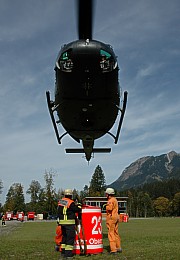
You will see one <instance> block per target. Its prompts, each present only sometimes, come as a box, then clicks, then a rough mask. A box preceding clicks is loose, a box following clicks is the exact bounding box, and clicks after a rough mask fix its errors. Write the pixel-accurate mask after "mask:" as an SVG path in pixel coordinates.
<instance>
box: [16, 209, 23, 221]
mask: <svg viewBox="0 0 180 260" xmlns="http://www.w3.org/2000/svg"><path fill="white" fill-rule="evenodd" d="M16 216H17V220H19V221H21V222H23V221H24V212H23V211H18V212H17V215H16Z"/></svg>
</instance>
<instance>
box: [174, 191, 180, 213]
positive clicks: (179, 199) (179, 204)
mask: <svg viewBox="0 0 180 260" xmlns="http://www.w3.org/2000/svg"><path fill="white" fill-rule="evenodd" d="M172 207H173V214H174V215H175V216H180V192H177V193H176V194H175V195H174V199H173V200H172Z"/></svg>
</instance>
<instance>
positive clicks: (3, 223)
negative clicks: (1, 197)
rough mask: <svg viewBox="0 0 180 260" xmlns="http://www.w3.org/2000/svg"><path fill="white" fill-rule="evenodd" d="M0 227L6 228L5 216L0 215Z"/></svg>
mask: <svg viewBox="0 0 180 260" xmlns="http://www.w3.org/2000/svg"><path fill="white" fill-rule="evenodd" d="M2 226H4V227H6V220H5V215H4V214H3V215H2Z"/></svg>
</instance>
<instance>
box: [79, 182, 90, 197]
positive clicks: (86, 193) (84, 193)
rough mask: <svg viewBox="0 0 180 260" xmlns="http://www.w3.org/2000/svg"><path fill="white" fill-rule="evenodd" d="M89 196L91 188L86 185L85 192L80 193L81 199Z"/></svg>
mask: <svg viewBox="0 0 180 260" xmlns="http://www.w3.org/2000/svg"><path fill="white" fill-rule="evenodd" d="M87 196H89V187H88V185H85V186H84V188H83V190H82V191H81V192H80V197H81V199H84V198H85V197H87Z"/></svg>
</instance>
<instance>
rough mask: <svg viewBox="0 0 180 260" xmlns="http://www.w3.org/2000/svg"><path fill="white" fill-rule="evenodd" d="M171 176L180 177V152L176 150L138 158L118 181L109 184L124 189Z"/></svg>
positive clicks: (117, 188)
mask: <svg viewBox="0 0 180 260" xmlns="http://www.w3.org/2000/svg"><path fill="white" fill-rule="evenodd" d="M171 178H178V179H180V154H179V153H176V152H174V151H171V152H169V153H167V154H162V155H159V156H145V157H142V158H140V159H138V160H136V161H135V162H133V163H132V164H130V165H129V166H128V167H126V168H125V170H124V171H123V172H122V174H121V175H120V177H119V178H118V179H117V180H116V181H114V182H113V183H111V184H110V185H108V186H109V187H110V186H111V187H113V188H114V189H116V190H118V191H122V190H126V189H129V188H136V187H138V186H140V185H143V184H146V183H152V182H154V181H164V180H168V179H171Z"/></svg>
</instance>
